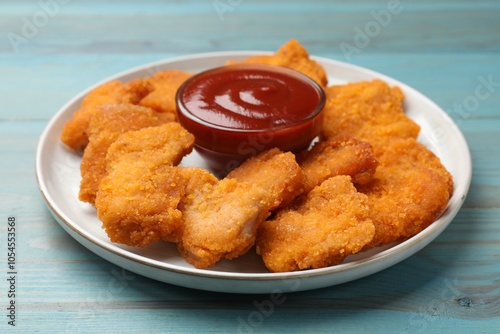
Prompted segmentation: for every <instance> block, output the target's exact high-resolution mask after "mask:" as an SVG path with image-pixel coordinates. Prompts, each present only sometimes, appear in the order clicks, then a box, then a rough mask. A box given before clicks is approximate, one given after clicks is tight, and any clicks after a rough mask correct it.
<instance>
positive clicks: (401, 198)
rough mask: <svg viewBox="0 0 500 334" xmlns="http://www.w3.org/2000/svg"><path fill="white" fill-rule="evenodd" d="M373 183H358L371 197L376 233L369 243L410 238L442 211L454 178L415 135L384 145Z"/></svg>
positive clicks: (375, 244) (369, 201) (451, 189)
mask: <svg viewBox="0 0 500 334" xmlns="http://www.w3.org/2000/svg"><path fill="white" fill-rule="evenodd" d="M379 159H380V166H379V167H378V168H377V171H376V172H375V175H374V179H373V181H372V182H371V183H368V184H366V185H362V186H359V187H358V189H359V191H360V192H362V193H364V194H366V195H367V196H368V204H369V206H370V217H371V218H372V220H373V223H374V224H375V228H376V233H375V237H374V238H373V240H372V242H371V243H370V245H369V246H377V245H380V244H386V243H389V242H392V241H396V240H398V239H400V238H408V237H411V236H413V235H415V234H417V233H419V232H420V231H422V230H423V229H424V228H426V227H427V226H429V225H430V224H431V223H432V222H434V220H436V219H437V218H438V217H439V215H440V214H441V213H442V212H443V210H444V209H445V208H446V205H447V204H448V201H449V199H450V196H451V194H452V191H453V179H452V176H451V175H450V173H449V172H448V171H447V170H446V168H445V167H444V166H443V165H442V164H441V162H440V160H439V158H437V157H436V156H435V155H434V154H433V153H432V152H431V151H429V150H428V149H427V148H426V147H425V146H424V145H422V144H421V143H419V142H417V141H416V140H415V139H414V138H408V139H394V140H393V141H392V142H391V143H390V144H389V143H388V144H386V145H384V153H383V154H381V155H380V156H379Z"/></svg>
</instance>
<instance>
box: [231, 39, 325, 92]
mask: <svg viewBox="0 0 500 334" xmlns="http://www.w3.org/2000/svg"><path fill="white" fill-rule="evenodd" d="M236 63H245V64H267V65H276V66H283V67H288V68H291V69H293V70H296V71H298V72H301V73H303V74H305V75H307V76H309V77H310V78H311V79H313V80H314V81H316V82H317V83H318V84H319V85H320V86H322V87H326V85H327V83H328V78H327V76H326V72H325V69H324V68H323V67H322V66H321V65H320V64H318V63H317V62H316V61H314V60H312V59H311V58H310V57H309V53H308V52H307V50H306V49H305V48H304V46H302V45H301V44H300V43H299V42H297V41H296V40H294V39H292V40H290V41H288V42H287V43H285V44H284V45H282V46H281V47H280V48H279V49H278V51H277V52H276V53H275V54H274V55H262V56H253V57H249V58H247V59H245V60H243V61H241V62H235V61H231V62H228V64H236Z"/></svg>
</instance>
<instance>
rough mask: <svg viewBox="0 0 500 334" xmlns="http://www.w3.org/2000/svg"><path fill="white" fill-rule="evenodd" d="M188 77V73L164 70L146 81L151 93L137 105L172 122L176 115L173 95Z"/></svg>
mask: <svg viewBox="0 0 500 334" xmlns="http://www.w3.org/2000/svg"><path fill="white" fill-rule="evenodd" d="M190 76H191V75H190V74H189V73H187V72H183V71H179V70H164V71H160V72H158V73H156V74H155V75H154V76H152V77H151V78H149V79H148V82H149V83H150V84H151V86H152V87H153V89H152V91H151V92H150V93H149V94H148V95H146V96H145V97H144V98H143V99H142V100H141V101H140V102H139V104H140V105H141V106H145V107H149V108H152V109H154V110H156V111H158V112H159V113H161V114H162V116H164V117H168V118H170V120H172V121H173V120H175V119H176V113H177V111H176V110H177V106H176V103H175V94H176V93H177V89H178V88H179V86H180V85H181V84H182V83H183V82H184V81H186V79H187V78H189V77H190Z"/></svg>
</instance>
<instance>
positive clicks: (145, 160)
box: [95, 122, 194, 247]
mask: <svg viewBox="0 0 500 334" xmlns="http://www.w3.org/2000/svg"><path fill="white" fill-rule="evenodd" d="M193 143H194V137H193V136H192V135H191V134H190V133H188V132H187V131H186V130H184V129H183V128H182V127H181V126H180V125H179V124H178V123H173V122H172V123H167V124H164V125H161V126H157V127H149V128H144V129H141V130H138V131H130V132H127V133H124V134H123V135H121V136H120V137H118V139H117V140H116V141H115V142H114V143H113V144H112V145H111V146H110V148H109V150H108V155H107V159H106V163H107V164H106V166H107V175H106V176H105V177H104V178H103V179H102V181H101V183H100V184H99V191H98V192H97V195H96V200H95V206H96V209H97V217H98V218H99V219H100V220H101V221H102V223H103V228H104V230H105V231H106V233H107V234H108V236H109V238H110V239H111V241H112V242H117V243H122V244H126V245H129V246H137V247H145V246H147V245H149V244H151V243H152V242H155V241H157V240H159V239H160V238H162V237H167V236H168V235H170V234H171V233H172V232H173V231H174V230H175V229H177V228H178V227H179V225H180V224H181V217H182V214H181V212H180V211H179V210H178V208H177V207H178V205H179V203H180V201H181V199H182V198H183V197H184V196H185V190H186V183H187V179H186V177H185V175H184V174H182V173H180V172H179V168H178V167H174V166H173V165H174V164H176V163H178V162H179V161H180V160H181V158H182V157H183V156H184V155H186V154H188V153H189V152H190V151H191V149H192V146H193Z"/></svg>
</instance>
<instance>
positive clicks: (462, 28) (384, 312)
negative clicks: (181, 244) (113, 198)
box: [0, 0, 500, 333]
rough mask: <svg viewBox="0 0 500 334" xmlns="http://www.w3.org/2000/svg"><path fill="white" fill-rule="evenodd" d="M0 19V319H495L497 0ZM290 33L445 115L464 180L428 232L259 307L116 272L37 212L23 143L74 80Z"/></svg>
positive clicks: (175, 5) (254, 3)
mask: <svg viewBox="0 0 500 334" xmlns="http://www.w3.org/2000/svg"><path fill="white" fill-rule="evenodd" d="M0 31H1V38H0V87H1V98H0V149H1V152H2V157H1V160H0V182H1V188H0V211H1V212H2V215H1V216H0V220H1V222H0V231H1V237H0V253H1V254H2V255H1V256H0V259H1V268H2V273H1V274H0V276H1V277H2V278H1V279H0V281H1V282H2V283H1V284H0V296H1V297H0V301H1V303H0V304H1V307H0V309H1V311H0V315H1V316H0V319H2V320H0V332H1V333H18V332H19V333H21V332H26V333H33V332H40V333H56V332H68V333H77V332H83V333H87V332H88V333H144V332H165V333H194V332H214V333H239V332H243V333H261V332H268V333H271V332H274V333H312V332H315V333H320V332H321V333H323V332H328V333H358V332H361V331H362V332H363V333H448V332H449V333H500V167H499V166H500V159H499V158H500V131H499V129H500V111H499V108H500V2H498V1H496V0H489V1H488V0H477V1H466V0H456V1H444V0H440V1H436V0H422V1H416V0H414V1H411V0H387V1H385V0H384V1H368V0H360V1H351V2H347V1H340V0H338V1H327V0H323V1H299V0H293V1H286V2H285V1H283V2H279V1H264V0H203V1H202V0H196V1H184V2H182V1H160V0H157V1H156V0H143V1H134V0H122V1H102V0H101V1H98V0H79V1H76V0H73V1H71V0H39V1H35V0H30V1H28V0H23V1H19V0H16V1H14V0H3V1H2V2H1V3H0ZM363 35H364V36H363ZM291 38H295V39H297V40H299V41H300V42H301V43H302V44H303V45H304V46H306V48H307V49H308V50H309V51H310V53H311V54H313V55H316V56H322V57H328V58H332V59H336V60H340V61H344V62H348V63H352V64H356V65H361V66H364V67H367V68H370V69H373V70H376V71H379V72H382V73H384V74H387V75H389V76H392V77H394V78H396V79H398V80H400V81H402V82H405V83H407V84H408V85H410V86H412V87H414V88H416V89H417V90H419V91H421V92H422V93H423V94H425V95H427V96H428V97H429V98H431V99H432V100H434V101H435V102H436V103H437V104H438V105H440V106H441V107H442V108H443V109H444V110H445V111H447V112H448V113H449V114H450V115H451V116H452V118H453V119H454V120H455V122H456V123H457V124H458V126H459V128H460V129H461V131H462V132H463V133H464V135H465V137H466V139H467V141H468V144H469V146H470V150H471V154H472V158H473V165H474V171H473V177H472V184H471V187H470V191H469V194H468V197H467V199H466V201H465V203H464V205H463V208H462V209H461V211H460V212H459V213H458V215H457V216H456V218H455V219H454V221H453V222H452V223H451V224H450V226H449V227H448V228H447V229H446V230H445V231H444V232H443V233H442V234H441V235H440V236H439V237H438V238H437V239H436V240H435V241H433V242H432V243H431V244H430V245H428V246H427V247H425V248H424V249H423V250H421V251H420V252H418V253H416V254H415V255H413V256H411V257H410V258H408V259H406V260H404V261H402V262H401V263H399V264H397V265H395V266H393V267H391V268H389V269H386V270H384V271H382V272H379V273H377V274H374V275H371V276H368V277H365V278H362V279H359V280H356V281H352V282H349V283H345V284H342V285H338V286H333V287H329V288H323V289H318V290H313V291H304V292H297V293H290V294H287V295H285V296H284V299H283V300H281V301H282V302H280V303H279V304H275V305H274V306H273V307H272V309H268V310H262V309H261V308H260V306H259V305H263V303H264V302H265V301H266V300H268V299H269V298H270V296H269V295H237V294H223V293H214V292H203V291H198V290H191V289H187V288H181V287H177V286H173V285H169V284H165V283H160V282H157V281H154V280H151V279H148V278H145V277H142V276H140V275H137V274H133V273H131V272H128V271H123V270H122V269H121V268H119V267H117V266H115V265H113V264H111V263H109V262H107V261H106V260H104V259H102V258H100V257H98V256H97V255H95V254H94V253H92V252H90V251H89V250H87V249H86V248H84V247H83V246H81V245H80V244H79V243H78V242H76V241H75V240H74V239H73V238H72V237H70V236H69V235H68V234H67V233H65V232H64V230H63V229H62V228H61V227H60V226H59V225H58V224H57V223H56V221H55V220H54V219H53V218H52V216H51V215H50V213H49V211H48V210H47V208H46V205H45V203H44V200H43V199H42V197H41V195H40V193H39V190H38V188H37V183H36V180H35V177H34V156H35V151H36V145H37V143H38V140H39V136H40V134H41V133H42V131H43V129H44V127H45V126H46V125H47V122H48V120H49V119H50V118H51V117H53V116H54V114H55V113H56V112H57V110H58V109H59V108H60V107H61V106H62V105H63V104H65V103H66V102H67V101H68V100H69V99H71V98H72V97H73V96H74V95H76V94H77V93H79V92H80V91H82V90H84V89H86V88H87V87H89V86H90V85H93V84H95V83H96V82H98V81H100V80H103V79H105V78H106V77H108V76H110V75H112V74H115V73H117V72H120V71H123V70H126V69H129V68H131V67H134V66H138V65H142V64H145V63H149V62H152V61H158V60H162V59H167V58H170V57H174V56H180V55H188V54H192V53H199V52H209V51H227V50H269V51H272V50H275V49H277V48H278V47H279V46H280V45H281V44H283V43H284V42H286V41H287V40H289V39H291ZM478 87H479V88H478ZM9 217H15V223H16V231H15V233H16V235H15V237H16V244H15V245H16V249H15V251H16V267H15V270H16V272H17V274H16V277H15V278H16V279H15V280H14V281H9V279H10V276H11V275H9V272H10V270H9V267H8V261H7V259H8V256H9V255H8V254H9V245H8V242H7V241H8V240H7V237H8V228H9V220H12V219H10V218H9ZM117 280H118V281H119V282H121V284H120V285H118V286H117V285H116V284H115V283H116V282H117ZM11 283H13V284H11ZM12 289H13V290H14V291H12V292H14V293H15V296H12V295H11V293H12V292H11V293H9V291H11V290H12ZM12 301H14V302H15V308H16V309H15V312H11V310H9V308H11V309H12V307H11V303H12ZM12 314H14V315H15V317H14V319H12V317H9V316H10V315H12ZM13 325H15V326H13Z"/></svg>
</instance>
